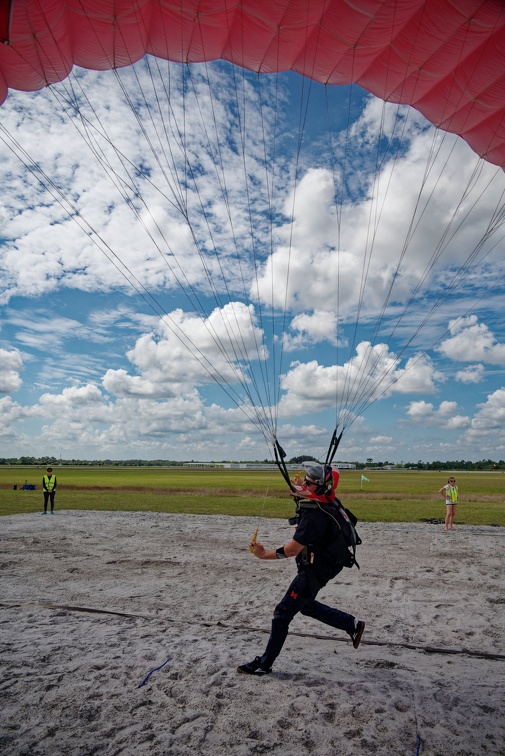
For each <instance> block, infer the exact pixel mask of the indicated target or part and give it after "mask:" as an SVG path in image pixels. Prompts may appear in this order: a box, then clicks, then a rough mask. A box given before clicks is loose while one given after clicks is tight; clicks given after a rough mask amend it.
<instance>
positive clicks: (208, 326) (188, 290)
mask: <svg viewBox="0 0 505 756" xmlns="http://www.w3.org/2000/svg"><path fill="white" fill-rule="evenodd" d="M51 91H52V92H53V94H54V90H53V88H51ZM77 112H78V114H79V115H80V116H81V121H82V120H83V119H82V113H81V112H80V111H79V110H78V108H77ZM81 136H82V137H83V139H84V141H85V142H86V143H87V144H88V146H89V147H90V149H91V150H92V152H93V153H94V154H95V157H96V158H97V160H98V161H99V162H100V164H101V165H102V168H103V169H104V171H105V172H106V174H108V175H109V177H110V178H111V179H112V180H113V183H114V184H115V186H116V188H117V190H118V191H119V193H120V194H121V195H122V196H123V200H124V202H125V204H126V205H127V206H128V207H129V208H130V209H131V210H132V212H133V213H134V214H135V216H136V218H137V220H138V221H139V223H140V224H141V225H142V226H143V228H144V230H145V231H146V233H147V235H148V236H149V237H150V239H151V241H152V242H153V244H154V246H155V247H156V248H157V249H158V252H159V253H160V255H161V256H162V258H163V260H164V263H165V264H166V265H167V267H168V268H169V270H170V272H171V274H172V275H173V276H174V279H175V280H176V282H177V284H178V286H179V288H180V289H181V291H182V292H183V293H184V295H185V296H186V297H187V299H188V301H189V302H190V304H191V306H192V307H193V309H195V311H196V312H197V314H198V315H199V317H200V320H201V321H202V323H203V324H204V326H205V327H206V329H207V330H208V331H209V333H210V335H211V337H212V338H213V340H214V342H215V344H216V346H217V347H218V348H219V350H220V351H221V354H222V355H223V357H224V358H225V359H226V360H227V361H228V363H229V365H230V367H231V369H232V370H233V371H234V373H235V376H236V378H237V381H238V382H239V383H243V382H244V381H243V378H242V376H241V374H240V373H239V372H238V370H237V369H236V368H235V365H234V364H233V361H232V360H231V359H230V357H229V355H227V354H226V350H225V348H224V345H223V344H222V341H221V340H220V338H219V336H218V335H217V334H216V332H215V329H214V328H213V327H212V324H209V322H208V320H206V319H205V317H204V315H203V314H201V313H203V306H202V305H201V302H200V299H199V297H198V295H197V293H196V291H195V290H194V288H193V287H192V285H191V284H190V282H189V280H188V279H187V277H186V276H185V274H184V271H183V270H182V266H181V265H180V264H179V263H178V265H179V269H180V270H181V271H182V275H183V277H184V278H185V281H186V286H183V285H182V282H181V281H180V279H179V277H178V276H177V274H176V272H175V270H174V269H173V268H172V266H170V264H169V262H168V260H167V259H166V256H165V255H163V253H162V251H161V249H160V248H159V245H158V244H157V242H156V240H155V239H154V237H153V236H152V234H151V232H150V231H149V229H148V228H147V226H146V224H145V221H144V220H143V218H142V216H141V214H140V213H139V211H138V210H137V208H136V207H135V205H134V203H133V202H132V201H131V199H130V198H129V196H128V194H127V193H126V192H124V191H123V190H122V188H121V182H120V183H117V182H116V181H114V179H113V178H112V177H113V176H114V175H116V176H117V173H115V171H113V170H112V171H111V172H110V171H108V170H107V167H108V165H110V163H109V164H108V163H106V162H104V161H103V160H102V159H101V158H100V155H99V154H98V152H97V148H95V147H94V146H93V144H92V142H91V140H90V139H89V140H88V139H86V137H84V135H83V134H82V133H81ZM131 178H132V180H133V177H131ZM135 196H137V197H138V199H139V200H140V201H141V202H142V203H143V205H144V207H145V208H146V211H147V212H148V213H149V214H150V211H149V207H148V206H147V204H146V203H145V201H144V200H143V197H142V193H141V192H140V189H139V188H138V187H136V189H135ZM151 217H152V216H151ZM152 220H153V223H154V224H155V225H156V228H157V230H158V231H159V233H160V235H161V237H162V238H163V239H164V241H166V240H165V238H164V234H163V232H162V230H161V229H160V228H159V226H158V225H157V223H156V221H155V219H154V218H152ZM167 247H168V248H169V249H170V247H169V245H168V243H167ZM172 256H173V257H174V259H176V260H177V258H176V257H175V255H174V254H173V253H172ZM190 293H191V294H192V295H193V296H194V297H195V301H196V302H197V303H198V305H199V307H198V306H197V305H196V304H195V301H193V300H192V299H191V294H190ZM199 308H200V309H199ZM243 387H244V386H243ZM245 390H246V391H247V386H245ZM253 406H254V403H253Z"/></svg>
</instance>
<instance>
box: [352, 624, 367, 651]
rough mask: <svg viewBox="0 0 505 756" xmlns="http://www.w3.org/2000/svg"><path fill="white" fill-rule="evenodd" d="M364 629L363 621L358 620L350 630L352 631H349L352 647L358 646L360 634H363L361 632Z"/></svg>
mask: <svg viewBox="0 0 505 756" xmlns="http://www.w3.org/2000/svg"><path fill="white" fill-rule="evenodd" d="M364 630H365V623H364V622H362V621H361V620H359V622H358V624H357V625H356V627H355V628H354V630H353V631H352V633H349V635H350V636H351V638H352V645H353V646H354V648H358V646H359V644H360V642H361V636H362V635H363V632H364Z"/></svg>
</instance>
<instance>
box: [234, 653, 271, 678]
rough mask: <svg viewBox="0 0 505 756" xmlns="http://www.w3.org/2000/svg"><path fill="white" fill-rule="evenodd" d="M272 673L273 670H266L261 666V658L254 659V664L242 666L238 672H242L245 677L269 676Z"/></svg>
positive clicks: (249, 663) (238, 668)
mask: <svg viewBox="0 0 505 756" xmlns="http://www.w3.org/2000/svg"><path fill="white" fill-rule="evenodd" d="M271 671H272V669H271V668H270V669H266V668H265V667H262V666H261V658H260V657H259V656H257V657H256V658H255V659H253V661H252V662H248V663H247V664H241V665H240V667H237V672H240V673H241V674H243V675H258V676H259V675H268V674H270V672H271Z"/></svg>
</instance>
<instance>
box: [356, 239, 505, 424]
mask: <svg viewBox="0 0 505 756" xmlns="http://www.w3.org/2000/svg"><path fill="white" fill-rule="evenodd" d="M504 239H505V236H502V237H501V238H500V239H499V240H498V241H497V242H496V244H495V246H497V245H498V244H499V243H500V242H501V241H503V240H504ZM504 281H505V275H503V276H500V278H499V279H498V280H496V281H495V282H494V283H493V285H492V286H490V287H489V288H488V289H487V290H486V291H485V292H484V293H483V294H482V295H481V296H480V297H479V298H478V299H477V300H476V301H475V302H473V303H472V305H471V307H469V308H468V309H467V310H466V312H464V313H463V314H462V315H460V316H459V317H458V318H457V320H455V321H454V325H457V324H458V323H460V322H462V321H463V320H464V318H466V317H467V316H468V315H469V314H470V313H471V312H472V311H473V310H474V309H475V308H476V307H477V305H478V304H479V303H480V302H482V301H483V300H484V299H486V298H487V297H488V296H489V294H490V293H491V292H492V291H493V290H494V289H496V288H497V287H498V286H499V285H500V284H501V283H502V282H504ZM450 335H451V331H450V329H449V328H448V329H446V331H445V332H444V333H443V334H442V335H441V336H439V337H438V338H437V339H436V341H434V342H433V343H432V344H431V345H430V346H429V347H428V349H427V350H426V351H429V350H431V349H434V348H435V347H436V346H437V345H438V344H440V342H441V341H442V339H444V338H445V337H446V336H450ZM424 355H425V352H423V353H421V354H419V355H417V356H416V357H414V358H413V359H412V360H411V361H410V362H409V365H408V366H407V367H406V368H405V371H404V373H403V374H406V373H408V372H409V371H410V370H412V369H413V368H414V367H415V366H416V365H417V364H418V363H419V362H420V360H422V358H423V357H424ZM398 380H399V378H395V379H394V380H392V381H391V382H390V383H389V384H387V385H386V386H385V387H384V388H383V389H382V390H381V391H380V393H377V394H376V395H374V396H373V398H371V399H370V400H369V401H368V402H363V404H362V406H361V408H360V409H359V410H358V413H357V414H359V413H363V412H365V411H366V410H367V409H368V407H370V405H372V404H373V403H374V402H375V401H377V400H378V399H380V398H381V397H382V396H384V394H386V393H387V392H388V391H389V390H390V389H391V387H392V386H393V385H394V384H395V383H397V382H398ZM355 419H357V416H356V417H355V418H353V420H352V421H351V425H352V423H353V422H354V420H355Z"/></svg>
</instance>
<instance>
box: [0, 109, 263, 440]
mask: <svg viewBox="0 0 505 756" xmlns="http://www.w3.org/2000/svg"><path fill="white" fill-rule="evenodd" d="M0 131H2V132H3V134H4V136H0V138H1V139H2V141H3V142H4V144H5V145H6V147H7V148H8V149H9V150H10V151H11V152H13V154H15V155H16V157H17V158H18V159H19V160H20V161H21V162H22V163H23V165H24V166H25V168H26V169H27V170H28V171H29V172H30V173H31V174H32V175H33V176H34V177H35V178H36V179H37V181H39V183H40V184H41V186H43V188H44V189H45V190H46V191H48V192H49V193H50V194H51V196H52V197H53V198H54V200H55V201H56V202H57V203H58V204H59V205H60V206H61V207H62V209H64V210H65V212H66V213H67V214H68V216H69V218H70V219H71V220H73V221H75V222H76V223H77V224H78V225H79V227H80V228H81V229H82V230H83V231H84V233H85V234H86V236H87V237H88V239H89V241H90V242H91V243H92V244H94V245H95V246H96V247H97V248H98V249H99V250H100V252H102V254H104V256H105V257H106V258H107V259H108V260H109V261H110V262H111V263H112V265H113V266H114V267H115V268H116V270H117V271H118V272H119V273H120V274H121V275H122V276H123V278H124V279H125V280H126V281H127V282H128V284H129V285H130V286H131V287H132V288H133V289H134V290H135V291H136V293H137V294H138V295H139V296H140V297H141V299H142V300H143V301H144V302H145V303H146V305H147V306H148V307H149V308H150V309H151V310H152V311H153V312H154V313H155V315H156V316H157V317H159V318H160V319H161V320H163V322H165V324H166V325H167V327H169V328H170V330H171V332H172V333H173V334H174V336H176V337H177V338H178V340H179V341H180V342H181V343H182V344H183V345H184V347H185V348H186V349H187V350H188V351H189V352H190V354H191V356H192V357H194V359H195V360H197V361H198V363H199V364H200V365H201V367H202V368H203V369H204V370H205V371H206V373H207V374H208V375H209V377H210V378H211V379H212V380H213V381H214V382H216V383H217V384H218V385H219V386H220V387H221V388H222V389H223V391H225V393H226V394H227V396H228V397H229V398H230V400H231V401H232V402H233V403H234V404H235V405H236V407H237V408H238V409H239V410H240V411H241V412H242V413H243V414H244V416H245V417H246V418H247V419H248V420H249V421H250V422H252V423H253V424H254V425H255V426H256V427H257V429H258V430H259V431H260V432H261V433H262V435H263V436H264V438H265V440H266V441H267V443H269V442H271V434H269V433H268V432H267V429H265V428H264V427H263V426H262V425H261V423H259V422H258V418H257V417H256V416H255V415H253V414H251V412H250V408H249V407H247V405H244V404H243V401H242V397H241V396H240V395H239V394H237V392H236V390H235V389H234V388H233V386H232V385H231V384H230V383H229V381H228V380H227V379H226V377H225V376H224V375H223V374H222V373H221V372H220V371H219V370H218V369H216V368H215V367H214V366H213V365H212V363H211V362H210V361H209V360H208V359H207V357H205V355H204V354H203V353H202V352H201V350H200V349H199V347H198V346H197V345H196V344H195V343H194V342H193V341H192V340H191V338H190V337H189V336H188V335H187V333H185V332H184V331H183V330H182V329H181V328H180V326H179V325H178V324H177V323H176V322H175V321H174V319H173V318H172V317H171V316H170V315H168V314H167V313H166V312H165V311H164V310H163V308H162V307H161V305H159V303H158V301H157V300H156V298H155V297H154V296H153V295H152V294H151V293H150V292H149V291H148V290H147V289H146V288H145V286H144V285H143V284H142V283H141V282H140V281H139V280H138V278H137V277H136V276H135V274H134V273H133V272H132V271H131V270H130V269H129V268H128V266H127V265H126V264H125V263H124V262H123V261H122V260H121V259H120V258H119V257H118V255H117V254H116V253H115V252H114V251H113V249H112V248H111V247H110V246H109V245H108V244H107V242H105V241H104V239H103V238H102V237H101V236H100V234H99V232H97V231H96V229H94V227H93V226H92V225H91V224H90V223H89V222H88V221H86V220H85V218H84V217H83V216H82V214H81V213H80V211H79V209H78V208H77V207H76V206H75V205H74V204H73V203H72V202H71V201H70V200H69V199H68V197H67V196H66V195H65V194H64V193H63V192H62V191H61V190H60V189H59V188H58V187H57V186H56V184H55V183H54V182H53V181H52V179H51V178H50V177H49V176H47V174H46V173H45V172H44V171H43V169H42V168H41V167H40V166H39V165H37V164H36V163H34V161H33V160H32V159H31V158H30V156H29V155H28V154H27V153H26V151H25V150H24V148H23V147H22V146H21V145H20V144H19V143H18V142H17V141H16V140H15V139H14V137H13V136H12V135H11V134H9V132H8V131H7V130H6V129H5V127H4V126H3V124H1V123H0ZM12 145H14V146H15V148H16V149H14V147H13V146H12ZM16 150H18V152H16Z"/></svg>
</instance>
